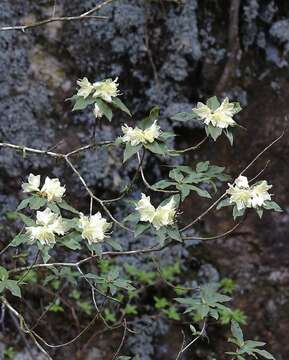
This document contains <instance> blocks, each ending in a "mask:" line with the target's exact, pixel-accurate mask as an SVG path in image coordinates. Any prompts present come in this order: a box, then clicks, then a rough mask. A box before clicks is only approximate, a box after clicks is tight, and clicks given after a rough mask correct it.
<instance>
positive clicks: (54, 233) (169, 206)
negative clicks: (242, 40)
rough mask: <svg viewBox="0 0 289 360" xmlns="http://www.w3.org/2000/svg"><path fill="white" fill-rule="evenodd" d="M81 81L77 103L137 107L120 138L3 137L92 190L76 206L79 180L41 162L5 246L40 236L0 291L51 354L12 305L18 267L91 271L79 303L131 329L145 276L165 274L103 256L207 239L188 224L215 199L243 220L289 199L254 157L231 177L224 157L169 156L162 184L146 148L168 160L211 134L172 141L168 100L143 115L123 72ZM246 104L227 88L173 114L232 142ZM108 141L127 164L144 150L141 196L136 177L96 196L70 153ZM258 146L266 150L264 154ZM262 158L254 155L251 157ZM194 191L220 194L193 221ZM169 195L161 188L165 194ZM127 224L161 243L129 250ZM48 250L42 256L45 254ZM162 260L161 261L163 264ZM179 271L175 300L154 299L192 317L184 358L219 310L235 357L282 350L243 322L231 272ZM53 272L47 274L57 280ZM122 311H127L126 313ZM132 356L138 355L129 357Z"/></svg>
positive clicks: (2, 278) (4, 275)
mask: <svg viewBox="0 0 289 360" xmlns="http://www.w3.org/2000/svg"><path fill="white" fill-rule="evenodd" d="M77 85H78V89H77V92H76V94H75V95H74V96H73V97H72V98H70V101H72V102H73V104H74V106H73V111H81V110H83V109H85V108H86V107H90V108H91V111H92V112H93V114H94V116H95V120H96V121H98V120H99V119H100V118H106V119H107V120H109V121H111V120H112V118H113V111H114V110H115V109H118V110H121V111H123V112H124V113H126V114H127V115H128V116H129V119H128V121H127V123H124V124H118V125H117V126H119V128H120V129H119V130H120V136H119V137H118V138H116V139H114V140H112V141H103V142H101V143H92V144H88V145H86V144H84V145H83V146H82V147H80V148H78V149H71V152H69V153H67V154H62V153H56V152H53V151H45V150H41V149H31V148H28V147H27V148H26V147H23V146H22V147H21V146H18V145H15V144H5V143H1V146H2V147H6V148H10V149H16V150H21V149H22V151H23V152H24V151H25V152H26V154H27V156H28V155H29V153H30V152H31V153H36V154H39V155H40V156H42V155H44V156H52V157H54V158H57V159H59V161H61V160H62V161H64V162H66V163H67V165H68V166H69V168H70V170H71V171H72V172H73V173H74V174H75V175H76V176H77V177H78V179H79V181H80V183H81V184H82V186H83V191H84V192H86V193H87V194H88V196H89V198H90V202H89V203H88V204H87V211H86V212H85V211H83V210H82V212H81V211H80V210H79V209H76V208H75V207H74V206H73V196H71V198H72V200H71V204H69V203H68V202H67V201H66V198H67V195H68V194H70V193H71V190H70V189H69V188H68V187H67V186H66V185H65V184H64V180H63V179H58V178H51V177H50V176H51V174H47V176H45V177H44V178H43V177H41V176H40V175H38V174H37V173H36V172H34V173H30V174H27V180H25V182H24V183H23V184H22V191H23V194H24V199H23V200H22V201H21V202H20V204H19V206H18V208H17V210H16V211H17V216H18V217H19V219H20V220H21V221H22V222H23V227H22V229H21V231H20V233H19V234H18V235H17V236H16V237H15V238H14V239H11V242H10V243H9V246H7V247H6V248H5V249H4V250H3V251H1V255H2V254H3V253H4V252H5V250H7V249H9V248H11V247H14V248H24V249H27V248H29V247H35V246H36V247H37V249H38V253H37V257H36V259H35V261H34V262H33V263H29V262H27V264H25V265H24V266H22V267H21V268H16V269H15V268H10V269H9V268H7V269H6V268H4V267H0V293H1V300H2V302H3V304H4V306H5V307H7V308H8V309H9V310H10V311H13V313H14V315H15V316H16V317H17V318H18V320H19V321H20V322H21V324H22V328H23V329H24V331H25V332H26V333H28V334H30V335H31V336H32V338H33V341H34V342H35V343H36V344H37V345H38V347H39V348H40V349H42V350H41V351H42V352H44V353H45V354H46V355H47V356H49V350H45V349H44V348H45V346H46V347H47V342H46V341H45V340H44V339H43V338H42V337H40V336H39V335H37V334H36V333H35V331H34V330H33V329H30V328H29V326H28V325H27V324H26V322H25V319H24V317H23V315H21V309H19V310H16V309H15V308H13V307H12V305H11V303H12V299H11V297H13V296H16V297H21V288H22V287H23V286H24V282H23V281H22V280H23V279H22V280H21V277H20V280H19V278H18V280H17V277H16V275H19V273H20V274H21V273H23V272H24V274H26V275H25V276H27V274H28V273H29V272H31V271H38V270H39V269H53V271H54V274H58V271H63V274H64V275H63V276H64V277H65V276H66V277H67V279H69V280H68V281H72V280H71V276H72V275H71V273H68V272H67V271H68V269H72V270H73V271H75V272H76V275H75V274H74V275H73V276H72V278H73V279H74V280H73V284H74V286H75V288H77V284H78V282H79V281H81V279H82V280H83V279H84V280H85V283H86V285H87V287H88V288H89V289H90V291H91V294H92V298H91V302H90V303H89V304H88V305H86V307H85V306H84V305H83V303H81V301H80V294H78V293H77V290H76V289H74V293H73V294H74V295H72V296H73V298H74V299H75V301H77V303H78V304H80V305H79V306H82V308H83V309H85V311H86V313H87V314H89V315H92V314H93V312H95V313H96V314H97V316H99V318H100V319H101V320H102V321H103V323H104V325H106V326H108V323H111V324H110V325H109V326H112V323H115V324H116V326H120V325H122V326H123V327H124V328H125V333H126V330H127V321H126V317H129V316H133V315H134V314H137V308H136V305H134V304H133V302H134V299H135V298H137V297H138V296H139V291H140V290H139V289H141V288H142V287H143V286H144V285H143V283H145V284H146V285H148V284H152V283H153V281H156V276H157V275H156V274H150V275H149V274H146V273H145V272H142V270H141V269H135V268H133V267H132V266H129V265H128V264H123V269H120V268H119V267H113V265H112V264H111V263H105V262H103V261H104V260H103V259H105V258H108V259H110V258H111V257H116V256H121V255H127V256H130V255H132V256H133V255H137V254H144V255H145V254H152V253H153V254H154V257H155V258H157V256H158V253H159V252H161V251H162V250H163V249H164V248H166V247H169V246H172V245H174V244H176V243H178V244H181V245H182V244H183V243H184V242H185V241H187V240H189V239H194V238H197V239H200V240H202V237H200V236H195V237H194V236H192V235H191V233H188V230H191V229H192V227H193V226H194V224H195V223H197V222H198V221H199V220H201V219H203V217H204V216H205V215H206V214H207V213H208V212H209V211H212V210H214V209H215V210H216V211H219V210H220V209H221V208H223V207H230V208H231V209H232V213H233V219H234V220H235V219H237V218H241V219H242V218H243V217H244V215H245V214H246V213H247V212H249V211H250V212H256V213H257V214H258V215H259V217H260V218H261V217H262V214H263V211H264V210H268V211H277V212H279V211H281V208H280V207H279V206H278V204H277V203H276V202H275V201H274V200H273V198H274V197H273V194H272V192H271V189H272V186H273V185H271V184H269V183H268V180H265V179H259V177H257V178H256V177H255V178H253V179H250V178H248V177H247V176H245V175H244V173H245V172H246V171H247V169H248V167H247V168H246V169H245V170H244V171H242V172H241V173H240V175H239V176H237V178H236V179H231V180H230V176H229V175H227V174H226V173H225V169H224V168H223V167H220V166H216V165H212V164H210V162H209V161H204V162H199V163H197V164H196V166H195V167H190V166H188V165H186V164H179V165H176V166H171V165H170V167H168V171H167V175H166V178H164V179H159V180H158V181H157V182H156V183H155V184H149V182H148V181H147V179H146V175H145V170H144V167H143V159H144V156H145V154H146V153H147V152H150V153H152V154H154V155H155V156H161V157H162V158H163V159H164V160H165V159H167V158H169V157H177V156H179V155H182V154H183V153H185V152H187V151H192V150H196V149H197V148H198V147H199V146H201V144H202V143H203V142H204V141H202V142H201V143H199V144H197V145H196V146H192V147H190V148H187V149H174V148H172V145H171V144H172V142H171V138H173V137H174V134H173V133H171V132H166V131H163V130H162V128H161V122H160V121H159V111H160V109H159V108H158V107H155V108H153V109H152V110H151V111H150V113H149V114H148V116H147V117H146V118H145V119H143V120H141V121H137V120H136V118H135V117H132V115H131V112H130V110H129V109H128V108H127V106H126V105H125V104H124V102H123V101H122V100H121V99H120V97H121V96H123V95H122V94H121V92H120V90H119V88H120V86H119V83H118V79H117V78H116V79H114V80H112V79H106V80H102V81H97V82H91V81H89V80H88V79H87V78H86V77H84V78H83V79H81V80H79V81H78V82H77ZM240 110H241V107H240V105H239V104H238V103H236V102H230V101H229V99H228V98H225V99H224V100H223V101H219V100H218V99H217V98H216V97H212V98H210V99H208V101H207V102H206V103H201V102H198V104H197V106H196V107H194V108H192V111H191V112H189V113H186V112H183V113H179V114H176V115H175V116H173V117H172V118H173V119H174V120H176V121H185V122H187V121H192V120H193V121H199V122H200V123H201V124H202V126H203V127H204V134H205V138H204V139H207V138H210V137H211V138H213V140H214V141H216V140H217V139H218V138H219V137H220V136H222V135H224V136H226V137H227V138H228V139H229V141H230V143H231V145H233V131H234V134H236V129H237V128H238V127H239V125H238V122H237V121H236V119H235V117H236V115H237V114H238V113H239V112H240ZM107 145H109V146H111V147H115V148H120V149H121V150H122V152H123V158H122V161H123V163H125V164H126V163H127V162H128V161H129V160H130V159H131V158H135V159H136V161H137V169H136V175H135V176H138V175H139V177H140V179H141V180H142V182H143V185H144V189H145V190H143V188H141V189H139V192H138V193H139V196H138V198H137V199H135V198H132V196H131V192H130V190H131V188H132V184H133V182H134V179H132V182H131V183H130V184H128V185H127V186H126V187H125V189H124V190H123V191H122V192H121V193H120V194H119V196H118V197H117V198H114V199H111V200H109V199H106V200H104V199H101V198H99V197H97V196H96V195H95V194H94V193H93V192H92V190H91V189H90V188H89V186H88V185H87V183H86V181H85V178H84V177H83V176H82V174H80V173H79V171H78V170H77V168H76V166H75V165H74V163H73V162H72V161H71V157H72V156H73V155H75V154H79V153H81V152H82V151H94V150H95V149H96V151H97V147H98V146H107ZM212 146H213V145H212ZM258 156H259V155H258V154H257V156H256V158H258ZM253 163H254V160H253V161H252V162H251V164H253ZM134 178H135V177H134ZM222 189H223V192H222V193H221V195H219V196H218V195H217V193H218V192H219V193H220V192H221V190H222ZM191 193H195V194H197V195H198V196H199V197H200V198H204V199H210V198H212V197H215V198H216V200H214V201H213V202H212V204H210V205H209V207H208V208H207V209H206V210H205V211H204V212H203V213H201V214H200V215H199V216H198V217H197V218H195V219H193V220H192V221H191V222H189V223H188V224H186V225H184V224H183V220H182V217H183V214H182V211H181V206H182V203H183V201H184V200H185V199H186V198H188V197H189V196H190V195H191ZM70 195H71V194H70ZM160 197H162V200H161V201H160V200H159V199H160ZM121 199H126V200H128V201H129V202H130V204H132V206H131V210H130V211H129V210H127V214H126V215H125V218H123V219H119V218H118V217H116V215H115V214H113V211H112V208H111V206H110V205H111V204H113V203H115V202H117V201H119V200H121ZM94 205H97V207H98V209H99V210H98V211H96V212H95V211H94ZM194 206H198V204H197V203H194ZM239 220H240V219H239ZM239 220H238V221H239ZM238 225H239V224H237V225H236V224H235V225H234V227H233V228H231V229H229V230H228V231H226V232H225V233H224V234H220V235H216V236H213V237H211V238H213V239H216V238H222V237H224V236H226V235H228V234H230V233H232V232H233V231H234V229H235V228H236V227H237V226H238ZM118 228H120V229H121V230H122V231H126V232H127V233H128V234H130V236H134V237H138V236H142V234H144V233H147V234H149V235H150V236H151V237H152V238H153V239H154V240H155V244H154V245H153V246H152V247H146V248H139V247H138V248H135V249H134V244H132V245H131V247H130V249H129V250H127V249H126V250H123V244H122V243H121V240H120V239H119V238H118V235H117V229H118ZM209 238H210V237H209ZM204 239H208V238H206V237H205V238H204ZM59 247H62V248H66V249H67V250H69V251H73V252H74V258H75V259H76V262H65V260H63V261H59V260H58V261H56V260H55V259H54V257H56V256H57V255H56V254H57V250H58V249H59ZM52 250H54V251H52ZM39 254H40V255H41V256H42V258H41V257H39V256H38V255H39ZM57 259H58V257H57ZM90 262H94V264H96V266H99V271H97V272H96V273H91V272H90V273H85V270H84V269H83V268H84V267H85V266H86V265H88V264H89V263H90ZM104 264H105V265H104ZM58 269H59V270H58ZM60 269H62V270H60ZM63 269H66V270H65V271H64V270H63ZM163 270H164V269H159V272H160V274H162V271H163ZM170 271H171V273H170V274H171V275H170V277H168V278H167V279H166V282H167V283H169V285H170V286H171V287H172V288H174V291H175V293H176V294H175V297H174V298H173V299H171V300H170V301H171V302H169V301H168V300H166V299H160V298H157V297H155V299H154V300H155V303H156V304H155V307H156V309H157V310H158V311H159V312H160V314H162V315H163V316H166V317H167V318H169V319H171V320H174V321H179V322H183V323H184V324H188V323H189V324H190V327H189V329H190V332H191V337H192V340H191V341H189V342H188V343H187V344H183V346H181V344H180V351H179V354H176V358H180V356H181V355H182V354H183V353H184V352H185V351H186V350H187V349H188V348H189V347H190V346H191V345H192V344H193V343H194V342H195V340H197V339H199V338H202V337H203V336H204V335H205V334H206V329H207V327H208V326H209V322H208V319H209V318H213V319H215V320H216V321H219V322H220V323H221V324H225V325H227V324H228V323H231V328H230V329H231V332H232V335H231V337H230V339H229V341H230V342H231V343H232V344H234V346H235V349H233V350H234V351H233V350H232V351H228V352H227V355H228V358H229V357H231V359H232V358H233V359H237V360H243V359H247V357H248V356H249V357H250V356H253V357H255V358H262V357H263V358H265V359H274V357H273V356H272V355H271V354H270V353H269V352H267V351H266V350H264V349H263V346H264V345H265V344H264V343H262V342H258V341H250V340H246V341H245V340H244V339H243V333H242V330H241V328H240V325H239V324H242V323H244V316H242V314H241V315H240V312H239V313H238V312H237V311H235V310H233V309H231V308H230V307H229V306H228V303H230V301H231V297H230V296H229V295H230V294H231V290H228V282H227V287H226V286H225V285H224V284H225V283H209V284H202V285H199V286H196V288H194V289H190V288H186V287H185V286H180V285H177V284H172V283H171V282H169V281H168V279H170V280H173V281H175V277H174V274H176V273H179V272H180V269H178V268H177V267H175V268H173V270H172V269H171V270H170ZM25 272H26V273H25ZM167 273H168V272H167ZM77 274H78V275H77ZM125 274H126V276H125ZM49 276H51V275H49ZM49 276H48V277H47V279H46V283H49V281H50V280H49V279H50V278H49ZM55 276H56V275H55ZM77 276H79V277H77ZM164 276H165V275H164ZM75 279H77V280H75ZM77 294H78V295H77ZM96 294H97V295H98V296H101V297H103V298H104V299H105V300H103V301H104V302H105V303H109V302H113V301H117V302H118V303H119V304H120V306H119V308H118V309H116V310H115V313H112V312H111V310H108V309H105V311H103V310H102V309H101V308H100V307H99V306H98V303H97V302H96V300H95V296H96ZM228 294H229V295H228ZM81 304H82V305H81ZM53 306H54V310H55V311H57V309H58V310H59V309H61V300H59V299H58V303H57V304H54V305H53ZM117 316H118V317H119V320H117V318H116V317H117ZM109 326H108V327H109ZM184 326H185V325H184ZM48 348H49V346H48ZM128 351H129V350H128ZM224 356H225V355H224ZM120 358H121V357H120ZM124 358H126V359H129V358H130V357H129V356H127V357H124Z"/></svg>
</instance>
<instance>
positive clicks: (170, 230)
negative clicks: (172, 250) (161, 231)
mask: <svg viewBox="0 0 289 360" xmlns="http://www.w3.org/2000/svg"><path fill="white" fill-rule="evenodd" d="M167 234H168V235H169V236H170V237H171V238H172V239H174V240H176V241H179V242H182V237H181V234H180V231H179V229H177V228H173V227H167Z"/></svg>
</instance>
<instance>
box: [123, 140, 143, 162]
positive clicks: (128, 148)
mask: <svg viewBox="0 0 289 360" xmlns="http://www.w3.org/2000/svg"><path fill="white" fill-rule="evenodd" d="M141 148H142V145H141V144H139V145H136V146H132V145H131V144H130V143H126V145H125V149H124V153H123V162H124V163H125V162H126V161H127V160H128V159H130V158H131V157H132V156H133V155H134V154H136V153H137V152H138V151H140V149H141Z"/></svg>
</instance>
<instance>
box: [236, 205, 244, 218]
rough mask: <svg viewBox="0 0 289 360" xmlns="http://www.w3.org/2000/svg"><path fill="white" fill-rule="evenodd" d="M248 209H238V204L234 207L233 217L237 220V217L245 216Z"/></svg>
mask: <svg viewBox="0 0 289 360" xmlns="http://www.w3.org/2000/svg"><path fill="white" fill-rule="evenodd" d="M245 210H246V209H241V210H238V208H237V206H236V205H235V206H234V207H233V218H234V220H236V218H237V217H240V216H243V215H244V213H245Z"/></svg>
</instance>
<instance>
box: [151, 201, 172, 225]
mask: <svg viewBox="0 0 289 360" xmlns="http://www.w3.org/2000/svg"><path fill="white" fill-rule="evenodd" d="M175 215H176V204H175V201H174V199H173V198H171V200H170V201H169V202H168V203H167V204H166V205H163V206H158V208H157V209H156V212H155V215H154V218H153V221H152V224H153V226H154V227H155V228H156V229H157V230H159V229H160V228H161V227H162V226H168V225H173V223H174V218H175Z"/></svg>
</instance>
